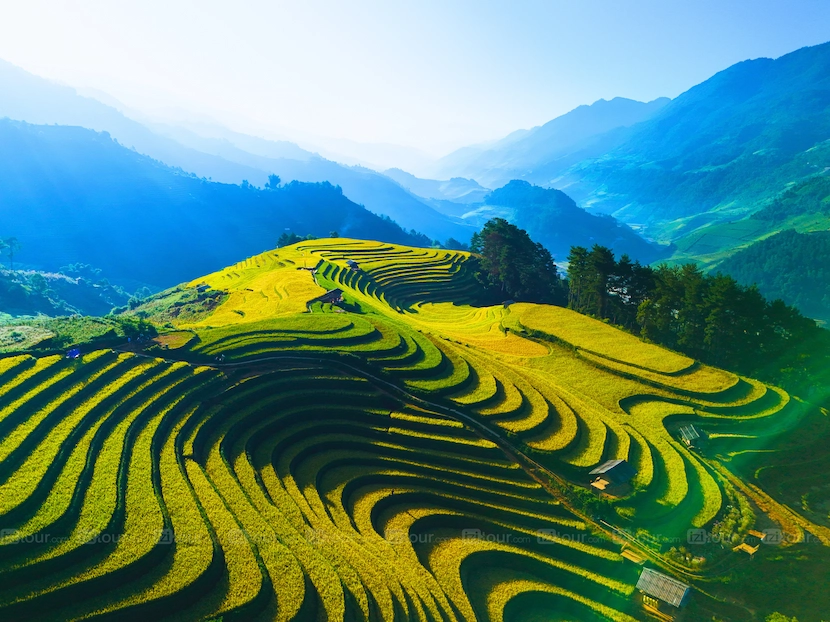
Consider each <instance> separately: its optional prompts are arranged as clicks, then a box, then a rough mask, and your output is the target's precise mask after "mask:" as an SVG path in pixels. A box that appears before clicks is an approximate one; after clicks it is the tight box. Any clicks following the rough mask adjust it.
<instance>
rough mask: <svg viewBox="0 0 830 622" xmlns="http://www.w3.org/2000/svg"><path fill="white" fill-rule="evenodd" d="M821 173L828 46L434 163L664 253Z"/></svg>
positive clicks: (828, 129)
mask: <svg viewBox="0 0 830 622" xmlns="http://www.w3.org/2000/svg"><path fill="white" fill-rule="evenodd" d="M828 166H830V43H826V44H823V45H818V46H814V47H807V48H803V49H800V50H797V51H795V52H792V53H790V54H786V55H784V56H782V57H780V58H777V59H769V58H760V59H755V60H748V61H745V62H741V63H738V64H736V65H733V66H731V67H729V68H727V69H725V70H724V71H721V72H720V73H718V74H716V75H714V76H712V77H711V78H710V79H708V80H706V81H704V82H702V83H701V84H698V85H697V86H694V87H692V88H690V89H689V90H687V91H686V92H684V93H682V94H681V95H679V96H678V97H676V98H675V99H673V100H671V101H668V100H665V99H658V100H655V101H653V102H650V103H648V104H644V103H640V102H632V101H630V100H624V99H619V98H618V99H613V100H611V101H607V102H606V101H602V100H601V101H599V102H597V103H595V104H593V105H592V106H581V107H579V108H577V109H575V110H573V111H571V112H570V113H568V114H566V115H563V116H561V117H558V118H557V119H554V120H553V121H551V122H549V123H547V124H545V125H544V126H541V127H539V128H534V129H532V130H528V131H519V132H514V133H513V134H511V135H509V136H507V137H506V138H504V139H503V140H501V141H498V142H496V143H494V144H492V145H489V146H485V147H474V148H467V149H463V150H461V151H458V152H455V153H454V154H451V155H450V156H447V157H446V158H444V159H443V160H441V161H440V162H439V163H438V167H439V170H440V173H441V174H443V175H445V176H451V175H462V176H465V177H470V178H472V179H475V180H477V181H479V182H480V183H482V184H484V185H487V184H488V183H492V182H494V181H495V182H496V183H499V182H500V181H503V180H507V179H513V178H519V179H524V180H527V181H529V182H531V183H535V184H538V185H543V186H549V187H555V188H558V189H560V190H564V191H565V192H567V193H568V194H569V195H570V196H571V197H573V198H574V199H575V200H576V201H577V203H579V204H581V205H583V206H584V207H587V208H588V209H590V210H592V211H596V212H602V213H608V214H613V215H615V216H616V217H618V218H619V219H620V220H622V221H624V222H627V223H637V224H642V225H645V226H646V229H645V231H646V232H647V234H648V235H649V236H650V237H653V238H656V239H659V240H661V241H663V242H671V241H675V240H678V239H680V238H682V237H683V236H686V235H690V234H692V233H693V232H695V231H697V230H700V229H701V228H704V227H708V226H711V225H713V224H722V223H724V222H729V221H734V220H735V219H740V218H742V217H745V216H749V215H750V214H751V213H753V212H754V211H757V210H759V209H761V208H763V207H764V206H765V205H767V204H768V203H770V202H771V201H773V200H774V199H775V198H776V197H777V196H778V195H779V194H781V193H782V192H784V191H785V190H786V189H787V188H788V187H789V186H790V185H791V184H793V183H796V182H798V181H800V180H805V179H807V178H809V177H811V176H813V175H817V174H821V173H823V172H825V171H826V170H827V168H828ZM727 246H728V244H727ZM736 246H739V245H736Z"/></svg>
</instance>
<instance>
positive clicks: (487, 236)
mask: <svg viewBox="0 0 830 622" xmlns="http://www.w3.org/2000/svg"><path fill="white" fill-rule="evenodd" d="M470 248H471V250H472V251H473V252H474V253H477V254H478V255H479V256H480V258H479V265H480V268H481V269H480V271H479V272H478V274H477V275H476V276H477V278H478V280H479V281H480V282H481V283H482V284H483V285H484V286H485V287H487V288H488V289H490V290H491V291H493V292H494V293H498V294H499V296H501V297H502V299H515V300H524V301H528V302H540V303H547V304H564V303H565V288H564V285H563V284H562V280H561V279H560V278H559V273H558V272H557V270H556V264H555V263H554V262H553V257H551V254H550V252H548V250H547V249H546V248H545V247H544V246H542V245H541V244H537V243H535V242H534V241H533V240H531V239H530V236H529V235H528V234H527V231H525V230H524V229H519V228H518V227H517V226H515V225H512V224H510V223H509V222H507V221H506V220H504V219H503V218H494V219H492V220H489V221H488V222H487V223H486V224H485V225H484V228H483V229H482V230H481V231H480V232H478V233H475V234H473V239H472V243H471V244H470Z"/></svg>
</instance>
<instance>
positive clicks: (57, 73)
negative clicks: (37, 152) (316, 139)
mask: <svg viewBox="0 0 830 622" xmlns="http://www.w3.org/2000/svg"><path fill="white" fill-rule="evenodd" d="M0 2H2V4H0V7H2V13H0V57H2V58H4V59H5V60H8V61H10V62H12V63H14V64H16V65H19V66H21V67H23V68H24V69H26V70H28V71H31V72H33V73H36V74H38V75H41V76H44V77H47V78H51V79H54V80H58V81H61V82H64V83H66V84H70V85H72V86H76V87H87V88H94V89H99V90H102V91H106V92H107V93H110V94H111V95H113V96H114V97H116V98H118V99H119V100H121V101H123V102H124V103H125V104H127V105H128V106H131V107H134V108H137V109H140V110H143V111H145V112H147V111H152V110H155V111H156V114H162V113H161V112H160V109H163V108H178V109H184V110H189V111H193V112H195V113H198V114H200V115H206V116H209V117H212V118H215V119H218V120H220V121H222V122H223V123H225V124H228V125H230V126H232V127H234V128H235V129H240V130H245V131H253V132H255V133H259V134H265V133H270V134H271V135H275V134H279V133H283V134H286V135H289V136H292V135H300V134H314V135H320V136H328V137H335V138H346V139H352V140H357V141H363V142H389V143H396V144H404V145H410V146H416V147H419V148H422V149H427V150H430V151H433V152H435V151H443V150H447V149H449V148H450V147H454V146H458V145H460V144H464V143H469V142H475V141H481V140H487V139H491V138H497V137H501V136H503V135H505V134H507V133H509V132H511V131H513V130H515V129H518V128H522V127H531V126H533V125H538V124H541V123H544V122H545V121H548V120H550V119H551V118H553V117H555V116H557V115H559V114H562V113H564V112H567V111H568V110H570V109H572V108H574V107H575V106H577V105H579V104H583V103H591V102H593V101H595V100H597V99H599V98H606V99H608V98H611V97H614V96H624V97H630V98H634V99H640V100H649V99H653V98H655V97H659V96H662V95H668V96H671V97H673V96H676V95H678V94H679V93H681V92H682V91H684V90H686V89H687V88H689V87H690V86H692V85H694V84H696V83H698V82H700V81H702V80H704V79H706V78H707V77H709V76H710V75H712V74H713V73H715V72H716V71H719V70H721V69H724V68H726V67H727V66H729V65H730V64H732V63H735V62H737V61H740V60H744V59H746V58H755V57H759V56H773V57H774V56H780V55H781V54H784V53H787V52H789V51H792V50H795V49H797V48H799V47H802V46H805V45H813V44H817V43H822V42H824V41H827V40H830V2H828V1H827V0H786V1H775V2H773V1H771V0H740V1H737V0H694V1H692V0H689V1H687V0H601V1H600V0H567V1H564V0H563V1H557V0H548V1H542V2H519V1H513V2H507V1H505V2H482V1H478V2H472V1H470V2H467V1H452V0H443V1H440V0H439V1H435V2H433V1H427V0H418V1H413V2H399V1H396V0H378V1H334V0H332V1H329V2H315V1H308V0H296V1H295V2H290V3H287V2H278V1H274V0H247V1H246V0H236V1H233V2H229V1H227V0H225V1H218V0H140V1H132V0H129V1H128V0H115V1H113V0H85V1H71V0H0Z"/></svg>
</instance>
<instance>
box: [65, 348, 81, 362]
mask: <svg viewBox="0 0 830 622" xmlns="http://www.w3.org/2000/svg"><path fill="white" fill-rule="evenodd" d="M80 356H81V349H80V348H72V349H71V350H67V351H66V358H68V359H76V358H79V357H80Z"/></svg>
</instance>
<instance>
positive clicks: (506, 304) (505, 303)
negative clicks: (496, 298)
mask: <svg viewBox="0 0 830 622" xmlns="http://www.w3.org/2000/svg"><path fill="white" fill-rule="evenodd" d="M515 302H516V301H515V300H505V301H504V302H502V303H501V304H502V306H503V307H504V308H505V309H506V308H507V307H509V306H510V305H512V304H515Z"/></svg>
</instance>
